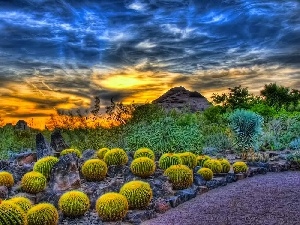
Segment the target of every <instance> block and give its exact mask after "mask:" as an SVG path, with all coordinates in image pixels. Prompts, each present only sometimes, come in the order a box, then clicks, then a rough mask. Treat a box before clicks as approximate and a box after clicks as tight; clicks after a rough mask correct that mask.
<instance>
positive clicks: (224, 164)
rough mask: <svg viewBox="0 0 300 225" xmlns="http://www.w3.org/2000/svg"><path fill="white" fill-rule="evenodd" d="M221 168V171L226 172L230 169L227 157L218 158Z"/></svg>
mask: <svg viewBox="0 0 300 225" xmlns="http://www.w3.org/2000/svg"><path fill="white" fill-rule="evenodd" d="M219 161H220V163H221V165H222V170H221V173H228V172H229V171H230V162H229V161H228V160H227V159H219Z"/></svg>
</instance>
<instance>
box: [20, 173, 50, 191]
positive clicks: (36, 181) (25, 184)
mask: <svg viewBox="0 0 300 225" xmlns="http://www.w3.org/2000/svg"><path fill="white" fill-rule="evenodd" d="M46 181H47V179H46V177H45V176H44V175H43V174H41V173H39V172H35V171H32V172H28V173H26V174H24V176H23V177H22V180H21V187H22V190H23V191H25V192H27V193H31V194H37V193H39V192H41V191H43V190H44V189H45V188H46Z"/></svg>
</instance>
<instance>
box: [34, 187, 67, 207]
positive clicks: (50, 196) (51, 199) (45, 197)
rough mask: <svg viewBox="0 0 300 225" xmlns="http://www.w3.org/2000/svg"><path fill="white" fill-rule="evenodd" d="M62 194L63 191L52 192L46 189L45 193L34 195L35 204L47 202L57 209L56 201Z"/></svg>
mask: <svg viewBox="0 0 300 225" xmlns="http://www.w3.org/2000/svg"><path fill="white" fill-rule="evenodd" d="M63 193H65V191H53V190H51V189H49V188H47V189H46V191H44V192H41V193H38V194H36V203H40V202H48V203H51V204H53V205H54V206H55V207H57V208H58V201H59V198H60V196H61V195H62V194H63Z"/></svg>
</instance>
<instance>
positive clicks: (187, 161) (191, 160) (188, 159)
mask: <svg viewBox="0 0 300 225" xmlns="http://www.w3.org/2000/svg"><path fill="white" fill-rule="evenodd" d="M178 155H179V156H180V158H181V161H182V164H183V165H186V166H188V167H189V168H190V169H194V168H195V167H196V166H197V156H196V155H195V154H193V153H191V152H184V153H178Z"/></svg>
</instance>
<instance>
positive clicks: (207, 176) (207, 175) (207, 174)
mask: <svg viewBox="0 0 300 225" xmlns="http://www.w3.org/2000/svg"><path fill="white" fill-rule="evenodd" d="M197 173H198V174H200V175H201V176H202V177H203V179H204V180H206V181H209V180H211V179H212V178H213V175H214V173H213V171H212V170H211V169H209V168H204V167H203V168H200V169H199V170H198V171H197Z"/></svg>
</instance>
